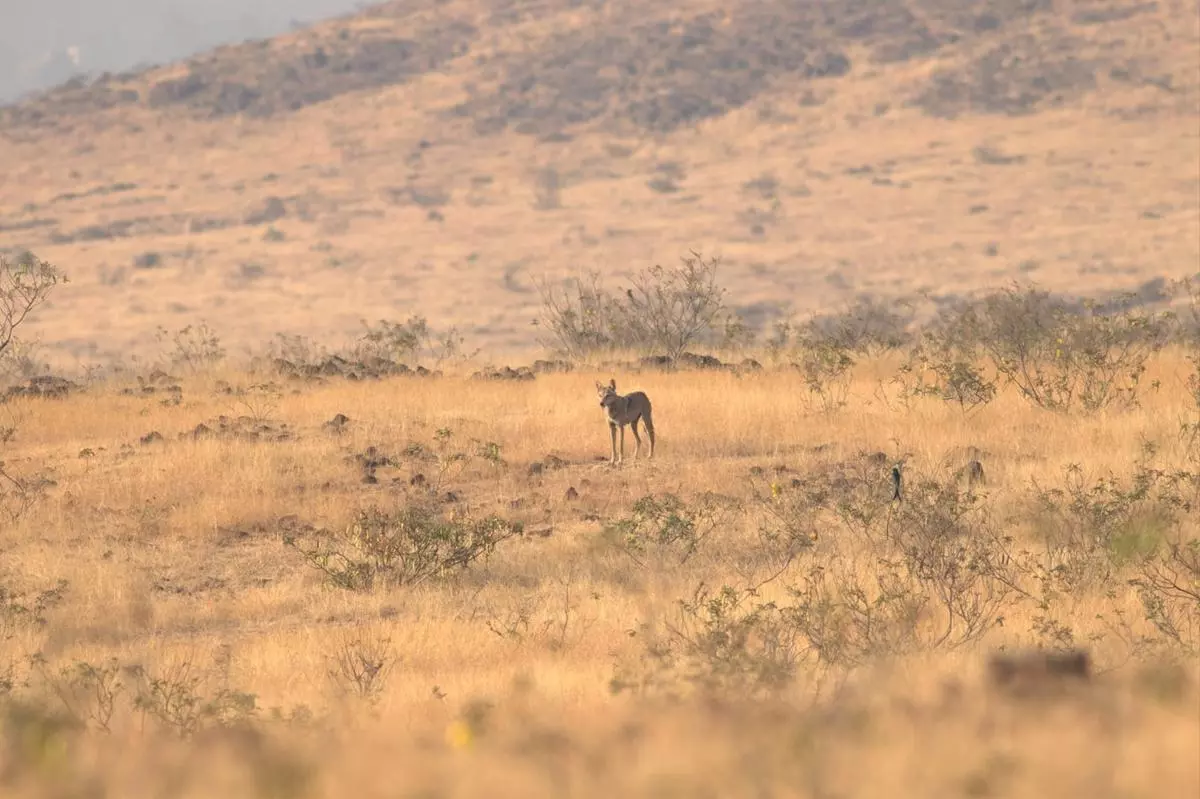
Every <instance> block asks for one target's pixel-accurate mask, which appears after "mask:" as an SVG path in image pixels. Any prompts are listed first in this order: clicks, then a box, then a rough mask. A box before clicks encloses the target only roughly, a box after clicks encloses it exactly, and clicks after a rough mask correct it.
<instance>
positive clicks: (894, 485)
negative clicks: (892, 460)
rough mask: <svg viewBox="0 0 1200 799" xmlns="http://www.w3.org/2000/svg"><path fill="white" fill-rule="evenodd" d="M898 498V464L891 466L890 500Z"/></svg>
mask: <svg viewBox="0 0 1200 799" xmlns="http://www.w3.org/2000/svg"><path fill="white" fill-rule="evenodd" d="M898 499H900V464H896V465H895V466H893V467H892V501H893V502H895V501H896V500H898Z"/></svg>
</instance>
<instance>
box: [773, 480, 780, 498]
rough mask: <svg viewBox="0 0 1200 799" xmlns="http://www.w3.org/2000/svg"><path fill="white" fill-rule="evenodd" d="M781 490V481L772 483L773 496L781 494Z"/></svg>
mask: <svg viewBox="0 0 1200 799" xmlns="http://www.w3.org/2000/svg"><path fill="white" fill-rule="evenodd" d="M779 491H780V488H779V483H771V496H773V497H777V496H779Z"/></svg>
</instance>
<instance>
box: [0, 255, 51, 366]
mask: <svg viewBox="0 0 1200 799" xmlns="http://www.w3.org/2000/svg"><path fill="white" fill-rule="evenodd" d="M66 282H67V278H66V275H64V274H63V273H62V272H60V271H59V269H58V267H56V266H54V265H53V264H51V263H49V262H47V261H43V260H41V259H40V258H38V257H37V256H35V255H34V254H33V253H29V252H26V253H24V254H23V255H20V256H18V257H17V258H15V259H13V258H10V257H9V256H8V255H4V254H0V357H4V356H6V355H7V354H8V353H9V349H10V347H11V346H12V345H13V342H14V341H15V340H16V339H15V335H16V331H17V328H19V327H20V326H21V325H22V324H23V323H24V322H25V320H26V319H27V318H28V317H29V314H30V313H32V312H33V310H34V309H36V308H37V307H38V306H39V305H41V304H42V303H44V302H45V301H46V299H47V298H48V297H49V296H50V292H51V291H53V289H54V287H55V286H57V285H58V284H59V283H66Z"/></svg>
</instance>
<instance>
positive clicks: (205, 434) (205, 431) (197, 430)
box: [184, 422, 213, 439]
mask: <svg viewBox="0 0 1200 799" xmlns="http://www.w3.org/2000/svg"><path fill="white" fill-rule="evenodd" d="M184 435H187V436H191V437H192V438H193V439H199V438H211V437H212V435H213V431H212V428H211V427H209V426H208V425H206V424H204V422H201V423H200V424H198V425H196V426H195V427H194V428H192V432H190V433H184Z"/></svg>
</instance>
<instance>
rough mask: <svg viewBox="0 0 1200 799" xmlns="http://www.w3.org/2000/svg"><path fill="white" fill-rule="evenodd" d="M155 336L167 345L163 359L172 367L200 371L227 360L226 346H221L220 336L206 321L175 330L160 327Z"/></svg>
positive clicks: (160, 342)
mask: <svg viewBox="0 0 1200 799" xmlns="http://www.w3.org/2000/svg"><path fill="white" fill-rule="evenodd" d="M155 338H157V340H158V342H159V344H163V345H166V346H167V349H166V350H165V351H164V353H163V360H164V361H165V362H166V364H167V365H168V366H170V367H179V368H182V369H186V370H188V371H190V372H199V371H203V370H204V369H208V368H211V367H213V366H216V365H217V364H219V363H221V361H223V360H225V348H224V347H223V346H221V338H220V336H218V335H217V333H216V331H214V330H213V329H212V328H210V327H209V326H208V324H207V323H205V322H201V323H200V324H198V325H188V326H187V327H183V328H180V329H179V330H176V331H174V332H171V331H168V330H167V329H166V328H164V327H159V328H158V332H157V334H156V335H155Z"/></svg>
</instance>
